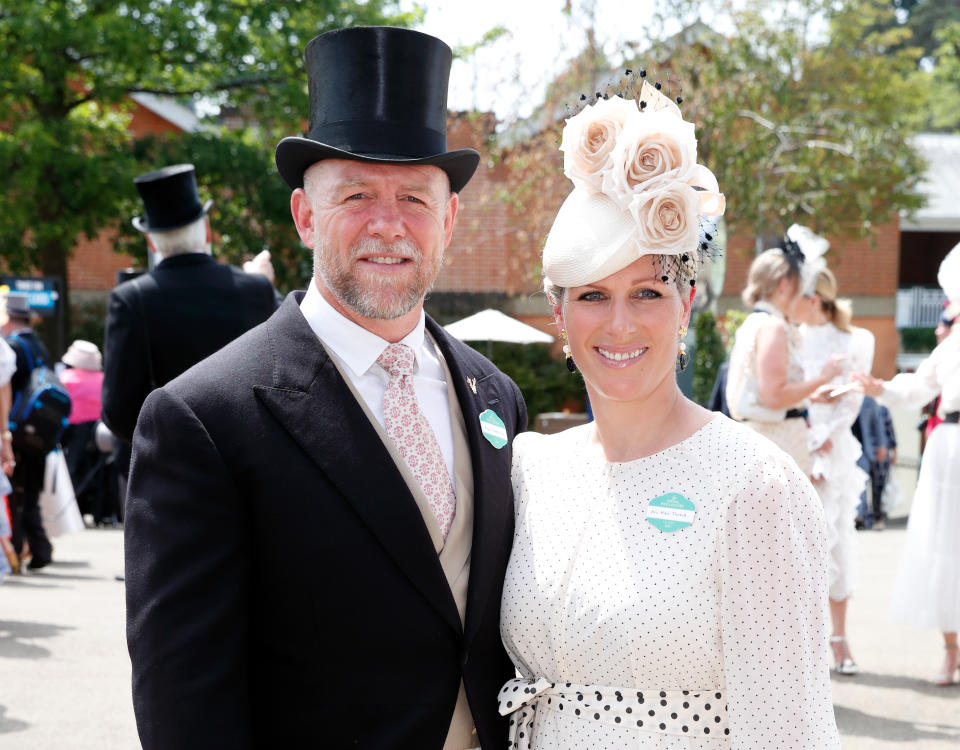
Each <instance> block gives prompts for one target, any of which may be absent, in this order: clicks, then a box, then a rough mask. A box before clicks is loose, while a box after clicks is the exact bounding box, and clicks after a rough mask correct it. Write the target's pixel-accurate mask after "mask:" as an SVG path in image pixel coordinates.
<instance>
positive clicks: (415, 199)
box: [404, 195, 423, 203]
mask: <svg viewBox="0 0 960 750" xmlns="http://www.w3.org/2000/svg"><path fill="white" fill-rule="evenodd" d="M404 200H407V201H410V202H411V203H423V201H422V200H420V199H419V198H418V197H417V196H415V195H407V196H404Z"/></svg>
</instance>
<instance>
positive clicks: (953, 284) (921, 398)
mask: <svg viewBox="0 0 960 750" xmlns="http://www.w3.org/2000/svg"><path fill="white" fill-rule="evenodd" d="M937 280H938V281H939V282H940V286H941V287H943V290H944V292H946V294H947V299H948V300H949V301H950V308H948V310H947V313H946V314H947V316H948V317H953V316H954V315H956V314H957V313H958V312H960V245H957V246H956V247H954V248H953V250H951V251H950V253H949V254H948V255H947V257H946V258H945V259H944V261H943V263H941V264H940V271H939V273H938V274H937ZM857 379H858V380H859V381H860V382H861V383H862V384H863V390H864V391H865V392H866V393H867V395H868V396H873V397H874V398H875V399H877V401H879V402H880V403H882V404H885V405H886V406H898V407H901V408H911V407H912V408H917V409H919V408H920V407H921V406H923V405H924V404H925V403H927V402H928V401H930V400H932V399H933V398H934V397H935V396H937V395H938V394H939V396H940V407H939V409H938V411H937V414H938V415H939V416H940V417H941V418H942V419H943V423H941V424H939V425H937V427H936V428H935V429H934V430H933V432H932V433H931V434H930V438H929V440H928V441H927V447H926V449H925V450H924V452H923V460H922V462H921V463H920V476H919V478H918V479H917V489H916V491H915V492H914V495H913V507H912V508H911V510H910V521H909V522H908V524H907V538H906V542H905V543H904V549H903V557H902V558H901V560H900V567H899V569H898V571H897V577H896V580H895V581H894V586H893V599H892V602H891V605H890V615H891V617H892V618H893V619H894V620H897V621H899V622H903V623H905V624H907V625H915V626H917V627H922V628H937V629H938V630H940V631H942V632H943V642H944V647H945V649H946V653H945V654H944V661H943V665H942V668H941V670H940V673H939V674H938V675H937V677H936V678H935V679H934V682H935V683H936V684H938V685H950V684H953V683H954V682H955V680H956V679H957V678H956V677H955V675H956V674H957V672H958V670H960V658H958V653H957V651H958V647H957V631H958V630H960V424H958V422H960V325H958V324H956V323H955V324H954V325H953V327H952V330H951V332H950V333H949V334H948V335H947V337H946V338H945V339H944V340H943V341H942V342H941V343H940V344H938V345H937V347H936V349H934V350H933V352H931V354H930V356H929V357H927V359H925V360H924V361H923V362H921V363H920V365H919V366H918V367H917V370H916V372H913V373H901V374H899V375H897V376H896V377H894V378H893V380H889V381H886V382H884V381H882V380H878V379H876V378H873V377H871V376H870V375H868V374H867V373H859V374H857ZM958 676H960V675H958Z"/></svg>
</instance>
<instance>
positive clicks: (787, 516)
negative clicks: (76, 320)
mask: <svg viewBox="0 0 960 750" xmlns="http://www.w3.org/2000/svg"><path fill="white" fill-rule="evenodd" d="M740 484H741V489H740V490H739V492H737V494H736V495H735V496H734V497H733V498H732V500H731V502H730V504H729V505H728V506H727V509H726V511H725V518H724V523H723V524H722V525H721V534H722V540H721V547H722V549H723V556H722V562H721V564H722V570H721V587H722V601H721V627H722V639H723V655H724V673H725V674H724V676H725V681H726V688H727V703H728V713H729V718H730V739H731V744H730V747H731V748H732V749H733V750H761V748H763V749H764V750H766V749H767V748H773V747H776V748H783V749H786V750H831V749H833V748H839V747H840V740H839V736H838V734H837V728H836V722H835V719H834V714H833V703H832V698H831V693H830V675H829V666H828V663H827V651H826V648H827V555H826V531H825V525H824V518H823V512H822V509H821V506H820V502H819V500H818V499H817V496H816V494H815V492H814V489H813V486H812V485H811V484H810V482H809V481H808V480H807V479H806V477H804V476H803V475H802V474H801V472H800V470H799V468H798V467H797V466H796V465H795V464H793V463H792V462H790V461H789V460H788V459H786V458H785V457H784V458H781V457H780V456H776V455H771V454H770V453H764V455H762V456H759V457H758V460H757V461H756V462H755V464H754V465H753V466H752V467H750V470H749V471H748V472H746V474H745V476H744V479H743V480H742V481H741V483H740Z"/></svg>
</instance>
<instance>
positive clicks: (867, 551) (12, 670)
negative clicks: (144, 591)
mask: <svg viewBox="0 0 960 750" xmlns="http://www.w3.org/2000/svg"><path fill="white" fill-rule="evenodd" d="M897 526H898V527H897V528H889V529H887V530H886V531H883V532H861V534H860V535H859V536H858V552H859V561H860V571H861V576H860V578H861V582H860V591H859V593H858V596H857V598H856V600H855V601H854V602H853V603H852V605H851V610H850V628H849V631H850V635H851V643H852V646H853V650H854V655H855V656H856V658H857V660H858V662H859V663H860V666H861V669H862V670H863V671H862V673H861V674H860V675H859V676H857V677H855V678H834V681H833V685H834V698H835V702H836V714H837V721H838V723H839V726H840V729H841V734H842V735H843V738H844V742H843V746H844V748H845V750H868V749H869V750H875V749H876V750H882V749H883V748H892V747H903V746H904V745H907V746H909V747H910V748H911V750H946V748H954V749H956V748H958V747H960V687H953V688H946V689H944V688H936V687H933V686H931V685H930V684H929V682H928V680H929V678H930V677H931V676H932V674H933V673H934V672H935V671H936V668H937V666H938V664H939V660H940V658H941V656H942V648H941V639H940V636H939V635H938V634H937V633H935V632H930V631H919V630H914V629H912V628H906V627H900V626H897V625H892V624H890V623H888V622H886V619H885V617H884V614H885V610H886V606H887V600H888V589H889V587H888V583H889V581H890V579H891V576H892V574H893V571H894V569H895V566H896V562H897V560H898V559H899V555H900V550H901V548H902V546H903V536H904V531H903V522H902V520H901V521H900V523H899V524H897ZM122 542H123V540H122V534H121V533H120V532H119V531H114V530H87V531H84V532H82V533H80V534H77V535H75V536H72V537H66V538H61V539H59V540H57V542H56V558H57V560H58V562H57V564H56V565H53V566H51V567H50V568H49V569H47V570H44V571H42V572H38V573H36V574H33V575H24V576H20V577H11V578H8V579H7V580H6V581H5V582H4V583H3V584H2V585H0V750H19V748H24V749H27V750H88V749H89V750H128V749H130V750H133V749H135V748H138V747H139V743H138V741H137V734H136V729H135V727H134V722H133V715H132V709H131V705H130V696H129V680H130V665H129V662H128V660H127V652H126V647H125V645H124V637H123V584H122V583H119V582H118V581H116V580H115V575H116V574H117V573H119V572H120V570H121V566H122V555H123V551H122Z"/></svg>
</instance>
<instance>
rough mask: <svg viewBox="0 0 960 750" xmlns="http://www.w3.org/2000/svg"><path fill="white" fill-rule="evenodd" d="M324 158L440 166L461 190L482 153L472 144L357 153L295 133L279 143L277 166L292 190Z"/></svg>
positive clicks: (402, 164)
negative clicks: (412, 153)
mask: <svg viewBox="0 0 960 750" xmlns="http://www.w3.org/2000/svg"><path fill="white" fill-rule="evenodd" d="M324 159H348V160H350V161H362V162H366V163H368V164H395V165H398V166H417V165H421V164H429V165H432V166H435V167H439V168H440V169H442V170H443V171H444V172H446V173H447V177H448V178H449V180H450V190H451V192H454V193H459V192H460V191H461V190H463V188H464V186H465V185H466V184H467V183H468V182H469V181H470V178H471V177H473V173H474V172H476V171H477V166H478V165H479V164H480V154H479V153H477V152H476V151H474V150H473V149H472V148H462V149H458V150H456V151H447V152H444V153H442V154H436V155H434V156H422V157H418V158H410V157H406V156H396V155H393V154H356V153H353V152H351V151H345V150H344V149H340V148H336V147H334V146H328V145H327V144H326V143H320V142H319V141H314V140H311V139H310V138H301V137H297V136H291V137H289V138H284V139H283V140H282V141H280V143H279V144H277V152H276V161H277V170H278V171H279V172H280V176H281V177H283V179H284V181H285V182H286V183H287V185H289V186H290V189H291V190H296V189H297V188H302V187H303V173H304V172H306V171H307V169H309V168H310V167H311V166H312V165H313V164H316V163H317V162H318V161H323V160H324Z"/></svg>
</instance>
